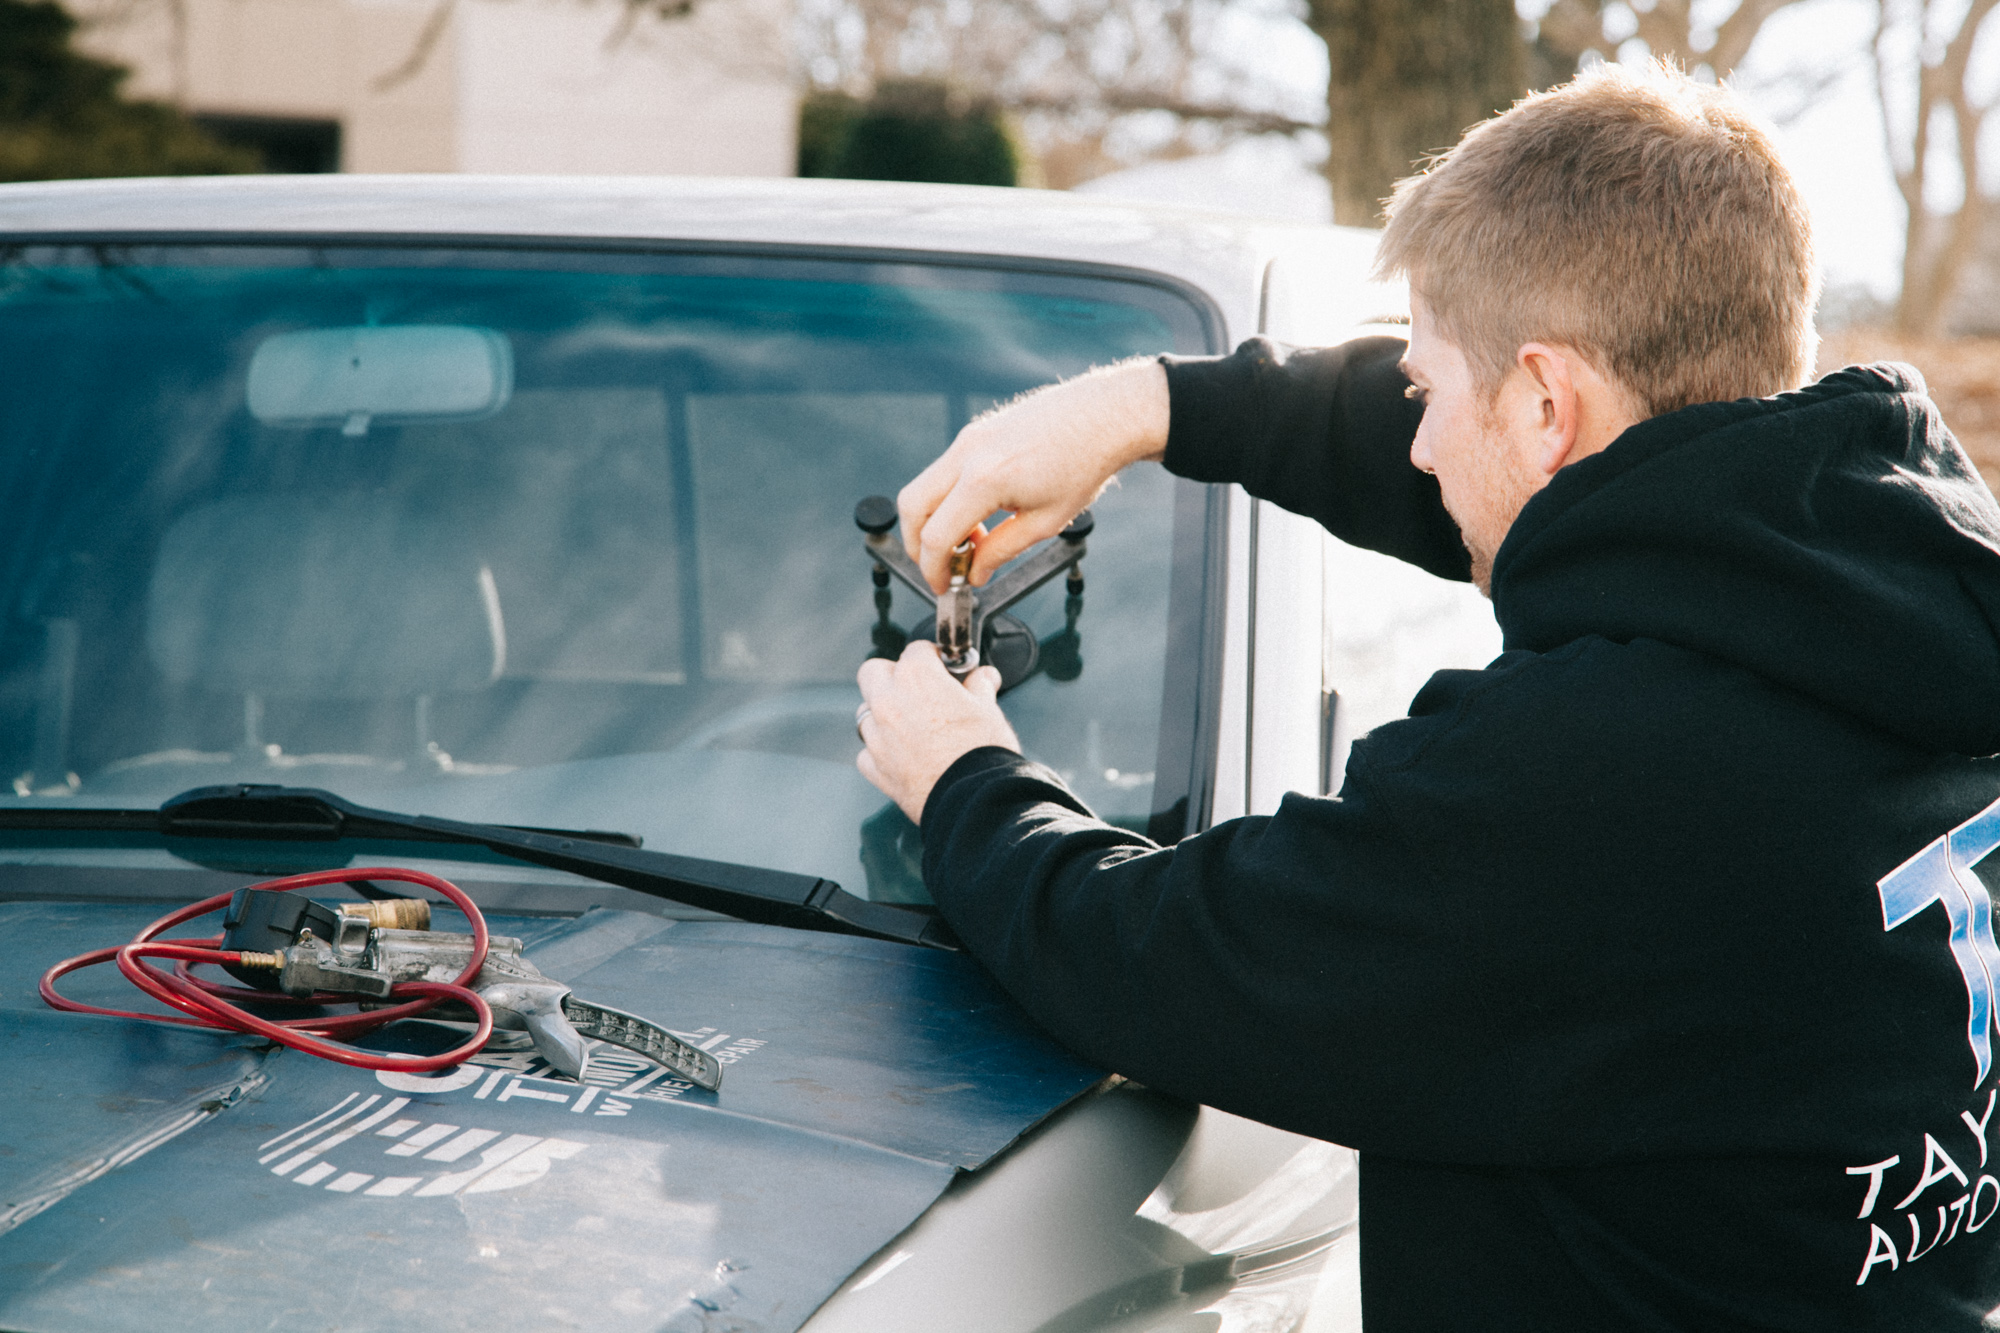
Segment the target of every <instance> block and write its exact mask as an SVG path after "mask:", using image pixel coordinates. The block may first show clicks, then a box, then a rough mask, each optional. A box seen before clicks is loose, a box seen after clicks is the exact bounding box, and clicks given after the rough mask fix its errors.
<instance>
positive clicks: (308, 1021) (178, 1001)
mask: <svg viewBox="0 0 2000 1333" xmlns="http://www.w3.org/2000/svg"><path fill="white" fill-rule="evenodd" d="M359 880H378V881H379V880H401V881H403V882H404V883H406V884H421V885H423V886H424V887H425V888H428V889H435V890H437V891H438V892H439V893H441V894H443V895H444V896H445V897H447V898H449V899H450V900H451V901H452V904H453V905H454V906H456V907H457V908H458V910H459V911H461V912H463V913H465V919H466V920H468V921H470V922H471V923H472V961H471V962H470V963H468V964H467V965H466V968H465V971H463V972H461V973H459V976H458V980H457V981H455V982H450V983H445V982H437V981H399V982H397V983H396V986H395V988H394V989H393V990H391V991H390V992H389V995H390V998H391V999H395V1000H401V1001H404V1003H401V1004H396V1005H392V1006H391V1007H389V1008H387V1009H374V1010H370V1011H368V1012H366V1013H352V1014H342V1015H318V1016H315V1017H312V1018H290V1019H285V1020H283V1021H282V1022H275V1023H274V1022H271V1021H269V1020H268V1019H263V1018H259V1017H257V1016H256V1015H255V1014H252V1013H250V1012H249V1011H247V1010H245V1009H244V1008H242V1007H241V1006H240V1005H239V1004H238V1003H237V1001H239V1000H255V1001H257V1002H259V1003H262V1004H273V1003H275V1004H285V1003H292V1004H312V1005H326V1004H351V1003H353V997H352V996H349V995H333V994H327V993H325V992H321V993H319V994H315V995H310V996H307V997H305V998H303V999H295V998H294V997H292V996H288V995H284V994H282V993H279V992H275V991H261V990H250V989H247V988H245V987H240V986H220V985H216V984H215V983H213V982H208V981H203V980H201V979H200V978H199V977H196V976H195V975H194V974H193V972H192V971H191V970H190V967H191V965H192V964H196V963H218V964H219V963H234V962H237V961H238V960H240V959H241V958H242V954H241V953H239V952H237V951H236V950H233V949H224V948H221V947H219V946H220V945H221V943H222V937H221V936H220V935H213V936H209V937H208V938H206V939H182V940H163V939H160V938H159V936H160V934H161V932H163V931H168V930H172V929H173V928H174V927H175V926H178V925H180V924H181V923H182V922H183V921H191V920H193V919H194V918H195V917H198V916H205V915H207V914H208V913H210V912H215V911H219V910H221V909H222V908H223V907H226V906H227V905H228V903H229V900H230V899H231V898H232V897H234V896H235V895H234V894H229V893H218V894H216V895H215V896H214V897H213V898H204V899H202V900H201V901H200V902H198V903H192V904H190V905H189V906H186V907H183V908H181V909H180V910H178V911H175V912H170V913H168V914H167V915H166V916H163V917H161V918H160V919H159V920H158V921H155V922H154V923H153V924H152V925H150V926H147V927H146V928H145V929H144V930H142V931H140V932H139V933H138V934H137V935H135V936H134V937H133V938H132V942H131V943H130V944H124V945H120V946H118V947H116V948H111V949H93V950H91V951H90V952H89V953H85V954H78V955H77V956H76V957H74V958H66V959H64V960H63V961H62V962H60V963H57V964H56V965H55V966H54V967H52V968H50V969H49V970H48V971H47V972H44V973H43V974H42V986H41V990H42V999H43V1000H45V1001H47V1002H48V1004H49V1005H50V1006H51V1007H52V1008H56V1009H67V1010H69V1011H70V1012H72V1013H79V1014H108V1015H110V1016H111V1017H113V1018H137V1019H143V1020H144V1021H146V1022H148V1023H176V1024H179V1025H181V1026H183V1027H195V1028H217V1029H220V1030H221V1031H224V1032H251V1033H256V1034H257V1035H259V1036H262V1037H268V1038H270V1039H271V1040H272V1041H275V1042H278V1043H279V1044H281V1045H284V1046H289V1047H291V1048H292V1049H293V1050H295V1051H304V1052H305V1053H306V1054H308V1055H317V1056H319V1057H320V1058H321V1059H323V1060H335V1061H338V1062H339V1063H341V1064H344V1065H355V1066H358V1067H359V1068H362V1069H393V1070H400V1071H401V1072H403V1073H407V1074H416V1073H427V1072H429V1071H431V1070H436V1069H449V1068H451V1067H452V1066H453V1065H459V1064H463V1063H465V1061H466V1060H467V1059H469V1058H470V1057H472V1056H473V1055H476V1054H477V1053H478V1052H479V1050H480V1048H482V1047H483V1046H485V1045H486V1039H487V1038H488V1037H490V1036H492V1035H493V1011H492V1010H491V1009H490V1008H488V1007H487V1004H486V1001H485V1000H483V999H481V998H480V997H479V995H478V994H477V993H476V992H474V991H471V990H468V989H467V984H468V983H469V982H471V981H472V979H473V978H474V977H477V976H478V975H479V969H480V967H481V966H482V965H483V964H484V963H485V962H486V918H485V917H483V916H481V915H480V912H479V908H478V907H477V906H475V905H474V904H473V901H472V899H470V898H468V897H466V896H465V893H464V892H463V891H462V890H460V889H459V887H458V886H457V885H455V884H452V883H450V882H449V881H447V880H442V879H439V878H438V877H437V876H436V875H426V874H424V873H423V872H422V871H420V870H401V869H396V868H394V867H382V866H371V867H368V868H366V869H350V870H320V871H315V872H314V873H312V874H310V875H292V876H289V877H287V878H285V879H273V880H267V881H265V882H264V883H262V884H256V885H252V886H251V887H252V888H258V889H279V890H291V889H308V888H312V887H314V886H316V885H321V884H347V883H352V882H355V881H359ZM148 958H171V959H174V960H176V961H175V964H174V970H173V971H172V972H171V973H169V972H163V971H161V970H160V969H159V968H157V967H153V966H152V965H150V964H149V963H147V962H146V960H147V959H148ZM113 959H116V960H117V962H118V970H119V971H120V972H123V973H124V974H125V977H126V979H127V980H128V981H130V982H131V983H132V984H133V985H135V986H137V987H138V988H139V989H140V990H142V991H144V992H146V994H148V995H150V996H152V997H153V998H154V999H156V1000H158V1001H159V1002H160V1003H162V1004H164V1005H167V1006H169V1007H171V1008H174V1009H178V1010H179V1011H180V1012H181V1013H182V1014H185V1015H187V1017H184V1018H177V1017H175V1016H173V1015H171V1014H145V1013H136V1012H134V1011H132V1010H130V1009H104V1008H100V1007H99V1006H97V1005H94V1004H79V1003H77V1002H76V1001H75V1000H69V999H65V998H63V997H62V996H61V995H60V994H58V993H57V992H56V979H57V978H58V977H61V976H64V975H65V974H67V973H70V972H74V971H76V970H77V969H78V968H84V967H91V966H93V965H95V964H98V963H105V962H110V961H111V960H113ZM444 1000H457V1001H459V1002H460V1003H461V1004H465V1005H467V1006H469V1007H470V1008H471V1009H472V1012H473V1013H474V1014H475V1015H477V1016H478V1020H479V1022H478V1026H477V1028H476V1029H475V1030H474V1031H473V1034H472V1036H471V1037H470V1038H468V1039H467V1040H466V1042H465V1044H464V1045H462V1046H458V1047H455V1048H453V1049H452V1050H449V1051H446V1052H445V1053H444V1054H443V1055H427V1056H399V1055H380V1054H377V1053H375V1052H373V1051H363V1050H358V1049H356V1048H355V1047H352V1046H345V1045H337V1044H335V1043H334V1042H331V1041H327V1040H324V1039H325V1038H329V1037H337V1038H348V1037H357V1036H360V1035H361V1034H362V1033H364V1032H372V1031H374V1030H375V1029H376V1028H379V1027H381V1026H382V1025H383V1024H385V1023H393V1022H395V1021H396V1020H397V1019H399V1018H412V1017H415V1016H416V1015H418V1014H421V1013H423V1012H424V1011H425V1010H427V1009H431V1008H433V1007H435V1006H436V1005H437V1004H439V1003H440V1002H441V1001H444Z"/></svg>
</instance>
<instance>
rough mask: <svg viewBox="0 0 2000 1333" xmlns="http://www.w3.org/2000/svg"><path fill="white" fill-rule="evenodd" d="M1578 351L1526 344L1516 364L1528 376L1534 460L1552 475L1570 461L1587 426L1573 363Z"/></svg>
mask: <svg viewBox="0 0 2000 1333" xmlns="http://www.w3.org/2000/svg"><path fill="white" fill-rule="evenodd" d="M1575 355H1576V354H1575V353H1574V352H1571V351H1568V350H1567V349H1564V348H1560V347H1551V346H1550V345H1549V344H1547V343H1524V344H1522V346H1521V350H1520V351H1519V352H1517V353H1516V354H1515V357H1514V364H1515V366H1516V367H1517V368H1518V369H1519V370H1520V371H1521V373H1522V376H1523V377H1524V381H1525V382H1524V384H1523V386H1522V387H1523V389H1524V390H1525V391H1526V393H1527V394H1528V395H1529V399H1530V401H1529V402H1528V403H1527V404H1526V406H1527V407H1528V409H1529V411H1530V412H1531V413H1532V418H1533V420H1532V429H1533V446H1534V453H1533V454H1532V456H1531V458H1530V460H1529V461H1530V462H1531V463H1533V465H1534V466H1535V467H1536V468H1537V469H1539V470H1540V471H1541V473H1542V475H1543V476H1548V477H1552V476H1554V475H1555V474H1556V473H1557V472H1558V471H1559V470H1561V468H1562V467H1563V466H1564V465H1565V464H1566V463H1568V462H1569V461H1570V455H1571V453H1572V452H1573V451H1574V450H1575V449H1576V442H1577V438H1578V436H1579V435H1580V434H1581V433H1582V428H1583V403H1582V400H1581V398H1580V397H1579V395H1578V393H1577V387H1578V386H1577V382H1576V380H1577V377H1576V374H1575V368H1574V367H1573V365H1572V364H1571V362H1572V358H1574V356H1575Z"/></svg>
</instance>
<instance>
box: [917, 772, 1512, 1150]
mask: <svg viewBox="0 0 2000 1333" xmlns="http://www.w3.org/2000/svg"><path fill="white" fill-rule="evenodd" d="M922 823H923V831H924V880H925V882H926V883H927V884H928V885H930V886H931V890H932V893H933V894H934V895H935V898H936V901H937V904H938V907H939V909H940V910H941V911H942V913H943V914H944V916H945V918H946V920H947V921H949V922H950V924H951V926H952V928H953V929H954V930H955V931H956V932H957V933H958V935H959V937H960V938H961V939H962V940H963V941H964V943H965V946H966V947H967V948H968V949H969V950H970V951H971V952H972V953H973V954H974V956H975V957H977V958H978V959H979V960H980V961H981V962H982V963H983V964H984V965H985V966H986V967H987V968H988V969H989V970H990V971H991V972H992V973H993V975H994V976H995V978H996V979H997V980H998V981H999V982H1000V984H1001V986H1002V987H1003V988H1004V989H1006V990H1007V991H1008V993H1009V994H1011V995H1012V996H1013V997H1014V998H1015V1000H1016V1001H1017V1002H1019V1003H1020V1004H1021V1005H1022V1006H1023V1007H1024V1008H1025V1009H1026V1010H1027V1011H1028V1012H1029V1014H1030V1015H1032V1016H1033V1018H1034V1019H1035V1021H1036V1022H1038V1023H1039V1024H1041V1025H1042V1026H1043V1027H1044V1028H1045V1029H1046V1030H1047V1031H1048V1032H1049V1033H1050V1034H1051V1035H1053V1036H1054V1037H1055V1038H1056V1039H1057V1040H1059V1041H1061V1042H1062V1043H1063V1044H1064V1045H1066V1046H1068V1047H1069V1048H1070V1049H1072V1050H1074V1051H1076V1052H1078V1053H1079V1054H1081V1055H1083V1056H1084V1057H1085V1058H1087V1059H1090V1060H1092V1061H1093V1062H1095V1063H1097V1064H1099V1065H1101V1066H1103V1067H1105V1068H1107V1069H1111V1070H1114V1071H1116V1072H1118V1073H1120V1074H1123V1075H1126V1076H1127V1077H1130V1078H1133V1079H1136V1080H1138V1081H1139V1082H1142V1083H1144V1084H1146V1085H1147V1086H1149V1087H1154V1088H1157V1089H1160V1090H1161V1091H1164V1092H1168V1093H1171V1094H1173V1095H1175V1096H1178V1097H1182V1098H1185V1099H1187V1100H1190V1101H1196V1102H1201V1103H1204V1104H1206V1105H1210V1106H1215V1107H1218V1108H1221V1109H1223V1110H1226V1111H1230V1112H1232V1113H1234V1114H1237V1115H1243V1116H1247V1117H1249V1118H1251V1119H1254V1120H1259V1121H1262V1122H1264V1123H1267V1124H1273V1125H1277V1126H1280V1127H1282V1128H1285V1129H1290V1130H1293V1131H1295V1132H1298V1133H1303V1134H1308V1135H1312V1136H1314V1137H1317V1138H1323V1139H1328V1140H1331V1141H1334V1142H1338V1143H1345V1144H1348V1145H1350V1146H1356V1147H1360V1148H1362V1149H1364V1150H1378V1149H1379V1150H1385V1151H1393V1152H1398V1153H1401V1154H1405V1155H1414V1156H1432V1155H1435V1154H1438V1153H1439V1152H1440V1151H1456V1152H1457V1153H1461V1154H1465V1155H1466V1156H1468V1157H1470V1158H1472V1159H1474V1160H1476V1159H1477V1158H1478V1157H1480V1156H1484V1155H1490V1154H1493V1153H1495V1152H1496V1149H1495V1146H1494V1145H1493V1143H1491V1142H1486V1143H1476V1142H1473V1141H1471V1140H1475V1139H1477V1138H1479V1137H1480V1135H1479V1134H1478V1133H1477V1132H1474V1133H1472V1134H1470V1135H1468V1133H1467V1132H1466V1129H1465V1127H1468V1126H1472V1127H1479V1126H1490V1125H1492V1124H1493V1117H1491V1116H1490V1115H1488V1114H1486V1113H1485V1112H1484V1111H1483V1110H1482V1105H1481V1104H1482V1103H1483V1101H1484V1099H1485V1098H1486V1097H1488V1096H1489V1095H1490V1094H1491V1091H1492V1089H1493V1088H1494V1087H1495V1086H1496V1083H1495V1079H1491V1078H1489V1079H1483V1080H1482V1079H1470V1080H1466V1079H1460V1078H1457V1077H1443V1076H1444V1075H1449V1074H1451V1073H1452V1071H1454V1070H1458V1069H1461V1068H1462V1067H1463V1065H1462V1062H1461V1061H1458V1060H1455V1059H1453V1058H1452V1056H1451V1054H1450V1053H1448V1052H1446V1051H1444V1050H1442V1049H1440V1043H1439V1042H1438V1041H1437V1039H1436V1038H1437V1036H1438V1034H1440V1033H1445V1032H1449V1031H1451V1028H1452V1025H1451V1023H1450V1022H1449V1021H1448V1015H1449V1014H1450V1013H1452V1012H1457V1011H1462V1010H1464V1009H1465V1008H1466V1007H1467V996H1466V995H1465V994H1463V993H1460V992H1459V988H1458V987H1456V986H1454V985H1451V984H1443V985H1441V984H1439V982H1440V979H1441V978H1443V977H1448V976H1451V975H1453V974H1455V973H1456V974H1463V973H1465V972H1466V971H1467V970H1468V969H1460V968H1456V967H1453V966H1450V965H1449V964H1447V963H1445V962H1444V960H1443V959H1442V958H1441V954H1450V953H1453V952H1455V948H1454V943H1453V942H1452V941H1451V940H1450V938H1449V937H1450V936H1451V934H1452V933H1453V931H1452V927H1451V926H1450V924H1449V923H1450V921H1451V916H1450V914H1449V912H1444V913H1442V914H1441V913H1440V911H1439V909H1440V904H1439V903H1438V902H1437V901H1436V895H1435V894H1434V893H1433V892H1431V891H1430V890H1429V888H1428V886H1427V884H1426V882H1425V881H1426V878H1427V877H1426V875H1425V873H1424V871H1423V870H1422V868H1421V866H1420V865H1419V863H1418V860H1417V858H1415V857H1413V856H1412V855H1411V854H1410V852H1409V850H1408V848H1407V846H1406V845H1405V843H1404V841H1403V839H1402V838H1401V837H1400V835H1399V833H1398V830H1397V828H1396V826H1395V824H1394V821H1393V820H1392V819H1390V818H1389V817H1388V816H1387V814H1386V813H1385V811H1384V810H1383V809H1381V808H1380V807H1379V805H1377V804H1376V803H1373V802H1371V801H1370V800H1369V799H1368V798H1367V796H1366V795H1365V794H1364V793H1362V792H1360V791H1358V790H1356V789H1355V784H1354V782H1353V781H1352V779H1350V782H1349V790H1348V791H1347V792H1346V793H1344V797H1343V799H1341V800H1338V801H1335V800H1308V799H1305V798H1302V797H1298V796H1288V797H1287V798H1286V799H1285V802H1284V804H1283V806H1282V808H1281V809H1280V811H1279V812H1278V813H1277V814H1276V815H1273V816H1268V817H1251V818H1245V819H1236V820H1231V821H1229V822H1228V823H1226V824H1222V825H1218V826H1217V827H1215V828H1213V829H1210V830H1208V831H1207V832H1205V833H1202V834H1199V835H1197V836H1194V837H1191V838H1187V839H1184V840H1183V841H1181V842H1180V843H1178V844H1177V845H1175V846H1173V847H1164V848H1163V847H1159V846H1156V845H1154V844H1153V843H1151V842H1149V841H1148V840H1146V839H1145V838H1143V837H1141V836H1139V835H1137V834H1135V833H1132V832H1129V831H1127V830H1125V829H1121V828H1116V827H1113V826H1111V825H1108V824H1105V823H1103V822H1101V821H1099V820H1098V819H1096V818H1095V817H1093V816H1092V815H1091V813H1090V812H1089V810H1088V809H1087V807H1085V806H1084V804H1083V803H1082V802H1081V801H1080V800H1079V799H1078V798H1077V797H1076V796H1075V795H1074V794H1073V793H1071V792H1070V791H1069V790H1068V789H1067V788H1066V787H1065V786H1064V785H1063V784H1062V782H1061V780H1060V779H1059V778H1058V777H1057V776H1056V775H1055V774H1054V773H1052V772H1050V771H1049V770H1047V769H1045V768H1043V767H1041V766H1040V765H1038V764H1035V763H1033V762H1031V761H1029V760H1027V759H1024V758H1023V757H1022V756H1020V755H1018V754H1015V753H1013V752H1012V751H1009V750H1004V749H999V748H987V749H980V750H974V751H972V752H971V753H969V754H967V755H965V756H963V757H962V758H960V759H959V760H958V762H957V763H955V764H954V765H953V766H952V767H951V769H949V770H948V771H947V772H946V773H945V775H944V776H943V778H942V779H941V780H940V781H939V783H938V785H937V786H936V787H935V788H934V789H933V791H932V794H931V797H930V800H929V802H928V804H927V806H926V808H925V810H924V813H923V821H922ZM1441 925H1442V926H1443V930H1442V931H1441V930H1440V926H1441ZM1441 935H1442V936H1443V937H1444V938H1441ZM1473 1011H1474V1012H1475V1013H1477V1012H1478V1009H1477V1007H1476V1006H1473ZM1507 1017H1508V1018H1511V1017H1512V1015H1508V1016H1507ZM1502 1021H1506V1020H1505V1019H1503V1020H1502ZM1461 1026H1462V1025H1461ZM1468 1035H1475V1036H1476V1038H1481V1039H1483V1038H1489V1037H1490V1038H1492V1039H1491V1040H1482V1041H1481V1045H1482V1046H1483V1048H1484V1050H1485V1051H1486V1052H1487V1053H1489V1054H1491V1053H1496V1052H1504V1051H1507V1050H1509V1049H1510V1047H1509V1044H1508V1043H1507V1042H1505V1041H1503V1040H1499V1039H1498V1036H1497V1034H1489V1033H1483V1032H1482V1033H1478V1034H1468ZM1515 1046H1516V1047H1517V1046H1518V1043H1515ZM1413 1050H1427V1051H1428V1053H1429V1054H1428V1058H1426V1059H1424V1060H1421V1061H1416V1062H1413V1061H1412V1058H1411V1053H1412V1051H1413ZM1433 1061H1435V1063H1433ZM1495 1072H1496V1078H1498V1077H1506V1071H1504V1070H1500V1071H1495ZM1502 1155H1504V1153H1503V1154H1502Z"/></svg>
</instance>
